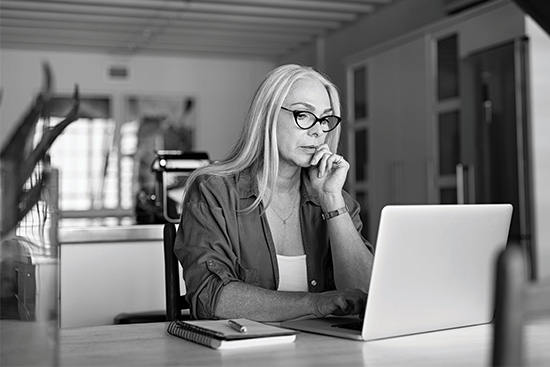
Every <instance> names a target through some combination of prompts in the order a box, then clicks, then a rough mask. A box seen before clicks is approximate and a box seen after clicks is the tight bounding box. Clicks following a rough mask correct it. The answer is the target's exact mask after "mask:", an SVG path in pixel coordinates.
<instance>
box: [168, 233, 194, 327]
mask: <svg viewBox="0 0 550 367" xmlns="http://www.w3.org/2000/svg"><path fill="white" fill-rule="evenodd" d="M175 241H176V226H175V225H174V223H166V224H164V232H163V242H164V279H165V283H164V286H165V290H166V321H172V320H176V319H178V320H181V319H184V318H189V316H188V315H187V314H185V313H182V311H185V310H188V309H189V303H188V302H187V300H186V299H185V297H184V296H182V295H181V289H180V272H179V263H178V259H177V258H176V255H175V254H174V243H175Z"/></svg>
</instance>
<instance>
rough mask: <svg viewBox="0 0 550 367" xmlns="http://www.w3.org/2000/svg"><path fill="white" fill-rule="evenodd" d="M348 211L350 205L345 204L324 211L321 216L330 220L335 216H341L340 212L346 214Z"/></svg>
mask: <svg viewBox="0 0 550 367" xmlns="http://www.w3.org/2000/svg"><path fill="white" fill-rule="evenodd" d="M347 212H348V206H347V205H346V206H344V207H342V208H338V209H336V210H331V211H329V212H323V213H322V214H321V217H323V219H324V220H329V219H330V218H334V217H337V216H339V215H340V214H344V213H347Z"/></svg>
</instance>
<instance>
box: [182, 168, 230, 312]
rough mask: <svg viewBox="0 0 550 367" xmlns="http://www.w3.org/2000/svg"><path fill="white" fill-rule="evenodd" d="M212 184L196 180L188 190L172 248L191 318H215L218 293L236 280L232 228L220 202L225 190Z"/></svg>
mask: <svg viewBox="0 0 550 367" xmlns="http://www.w3.org/2000/svg"><path fill="white" fill-rule="evenodd" d="M220 180H221V179H220ZM216 181H219V180H216V179H215V180H213V182H212V181H208V180H197V181H195V183H194V184H193V185H192V186H191V187H190V189H189V193H188V195H187V197H186V200H185V202H184V204H183V208H182V215H181V220H180V226H179V228H178V233H177V236H176V242H175V246H174V252H175V253H176V256H177V257H178V259H179V261H180V263H181V265H182V268H183V278H184V280H185V285H186V291H187V292H186V298H187V300H188V301H189V303H190V306H191V313H192V316H193V317H194V318H200V319H210V318H215V315H214V311H215V307H216V305H217V301H218V297H219V294H220V292H221V289H222V288H223V286H224V285H225V284H227V283H229V282H231V281H234V280H239V277H238V274H237V270H236V263H237V261H236V256H235V254H234V252H233V251H232V247H231V236H232V234H231V230H232V229H231V227H232V226H231V225H229V226H228V219H229V221H230V222H231V217H232V214H231V213H225V212H224V211H228V208H227V207H226V208H224V205H226V204H222V203H228V202H230V200H224V199H223V197H222V198H220V195H222V196H223V195H224V190H225V191H226V192H227V187H225V188H223V185H221V182H216ZM216 183H218V184H219V185H216ZM217 186H222V189H220V187H217Z"/></svg>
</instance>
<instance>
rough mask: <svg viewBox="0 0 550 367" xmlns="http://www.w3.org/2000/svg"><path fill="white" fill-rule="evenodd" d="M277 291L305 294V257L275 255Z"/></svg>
mask: <svg viewBox="0 0 550 367" xmlns="http://www.w3.org/2000/svg"><path fill="white" fill-rule="evenodd" d="M277 263H278V264H279V288H278V289H277V290H279V291H292V292H307V291H308V287H307V270H306V255H299V256H284V255H277Z"/></svg>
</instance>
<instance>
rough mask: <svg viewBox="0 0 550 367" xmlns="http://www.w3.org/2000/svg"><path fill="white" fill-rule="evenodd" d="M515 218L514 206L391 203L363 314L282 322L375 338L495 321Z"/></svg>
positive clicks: (298, 327)
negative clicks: (499, 261) (502, 260)
mask: <svg viewBox="0 0 550 367" xmlns="http://www.w3.org/2000/svg"><path fill="white" fill-rule="evenodd" d="M511 217H512V205H510V204H471V205H393V206H392V205H390V206H386V207H384V208H383V209H382V214H381V217H380V226H379V230H378V238H377V242H376V252H375V256H374V264H373V270H372V276H371V282H370V287H369V294H368V298H367V302H366V309H365V314H364V318H363V319H359V318H353V317H324V318H301V319H295V320H290V321H285V322H282V323H281V326H282V327H286V328H290V329H295V330H301V331H307V332H313V333H318V334H325V335H332V336H337V337H342V338H348V339H356V340H375V339H382V338H389V337H397V336H404V335H411V334H417V333H422V332H429V331H436V330H443V329H450V328H457V327H465V326H473V325H479V324H485V323H489V322H491V321H492V319H493V314H494V305H493V294H494V287H495V284H494V279H495V269H496V267H495V266H496V258H497V256H498V253H499V252H500V251H501V250H503V249H504V248H505V247H506V243H507V239H508V231H509V228H510V221H511Z"/></svg>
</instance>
